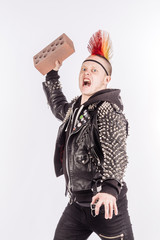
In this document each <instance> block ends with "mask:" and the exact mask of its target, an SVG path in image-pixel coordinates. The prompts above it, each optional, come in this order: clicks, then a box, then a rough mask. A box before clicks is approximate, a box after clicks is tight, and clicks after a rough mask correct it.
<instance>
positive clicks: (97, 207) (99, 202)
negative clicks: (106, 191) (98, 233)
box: [95, 200, 103, 215]
mask: <svg viewBox="0 0 160 240" xmlns="http://www.w3.org/2000/svg"><path fill="white" fill-rule="evenodd" d="M102 203H103V202H102V201H100V200H99V201H98V202H97V203H96V207H95V214H96V215H98V214H99V209H100V207H101V206H102Z"/></svg>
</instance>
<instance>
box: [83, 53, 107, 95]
mask: <svg viewBox="0 0 160 240" xmlns="http://www.w3.org/2000/svg"><path fill="white" fill-rule="evenodd" d="M87 59H93V60H96V61H98V62H100V63H101V64H102V65H103V66H104V67H106V65H105V64H106V63H105V59H103V58H101V57H98V56H95V55H91V56H89V57H88V58H87ZM109 81H110V76H107V74H106V72H105V71H104V69H103V68H102V66H101V65H99V64H98V63H96V62H92V61H87V62H84V63H83V64H82V66H81V70H80V73H79V88H80V91H81V93H82V95H87V96H89V97H90V96H92V95H93V94H94V93H95V92H97V91H100V90H102V89H106V85H107V83H108V82H109Z"/></svg>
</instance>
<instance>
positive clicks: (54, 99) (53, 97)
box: [42, 61, 71, 121]
mask: <svg viewBox="0 0 160 240" xmlns="http://www.w3.org/2000/svg"><path fill="white" fill-rule="evenodd" d="M60 66H61V64H60V63H59V62H58V61H56V67H55V68H54V69H53V70H51V71H50V72H49V73H47V75H46V81H45V82H42V85H43V90H44V92H45V94H46V97H47V101H48V104H49V106H50V108H51V110H52V112H53V114H54V115H55V117H56V118H58V119H59V120H61V121H63V120H64V118H65V115H66V113H67V110H68V108H69V107H70V106H71V103H68V101H67V99H66V97H65V95H64V94H63V92H62V87H61V83H60V81H59V78H60V76H59V75H58V70H59V68H60Z"/></svg>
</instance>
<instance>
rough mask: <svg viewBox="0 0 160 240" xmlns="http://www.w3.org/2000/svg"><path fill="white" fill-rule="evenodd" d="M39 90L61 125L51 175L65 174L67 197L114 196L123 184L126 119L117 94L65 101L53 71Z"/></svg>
mask: <svg viewBox="0 0 160 240" xmlns="http://www.w3.org/2000/svg"><path fill="white" fill-rule="evenodd" d="M43 89H44V91H45V94H46V96H47V100H48V104H49V105H50V107H51V110H52V112H53V114H54V115H55V116H56V117H57V118H58V119H59V120H61V121H62V124H61V125H60V127H59V130H58V135H57V140H56V146H55V154H54V166H55V172H56V175H57V176H60V175H62V174H63V173H64V175H65V177H66V185H67V190H68V192H69V193H72V192H80V191H87V190H91V189H93V190H95V189H96V190H97V191H102V190H103V191H104V192H108V193H111V194H113V195H114V196H115V197H116V198H117V196H118V194H120V192H121V189H122V188H123V186H124V185H125V182H124V181H123V176H124V171H125V168H126V166H127V163H128V160H127V155H126V137H127V136H128V121H127V120H126V118H125V116H124V114H123V112H122V111H123V104H122V102H121V98H120V95H119V93H120V90H119V89H104V90H101V91H98V92H97V93H95V94H94V95H93V96H91V97H90V98H89V99H88V101H87V102H85V103H84V104H83V105H80V101H81V96H80V97H76V98H75V99H73V100H72V101H71V102H70V103H68V101H67V100H66V97H65V96H64V94H63V92H62V88H61V84H60V82H59V75H58V73H57V72H56V71H53V70H52V71H51V72H49V73H48V74H47V76H46V82H43ZM95 186H96V188H95ZM98 189H99V190H98Z"/></svg>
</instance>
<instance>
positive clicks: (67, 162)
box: [66, 104, 83, 196]
mask: <svg viewBox="0 0 160 240" xmlns="http://www.w3.org/2000/svg"><path fill="white" fill-rule="evenodd" d="M73 105H74V104H73ZM73 105H72V109H73ZM82 108H83V105H82V106H81V107H80V109H79V111H78V113H77V116H76V118H75V120H77V118H78V115H79V112H80V110H81V109H82ZM76 109H77V108H75V110H74V113H73V110H72V113H73V116H72V120H71V127H72V126H73V120H74V115H75V113H76ZM69 122H70V121H69ZM74 125H75V124H74ZM68 126H69V123H68ZM68 126H67V128H68ZM70 132H71V128H70V130H69V135H68V139H67V142H66V171H67V174H68V184H67V189H68V192H69V194H70V196H71V195H72V193H71V179H70V173H69V161H68V154H67V147H68V142H69V139H70V137H71V135H72V134H73V133H71V134H70ZM74 133H76V132H74Z"/></svg>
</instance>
